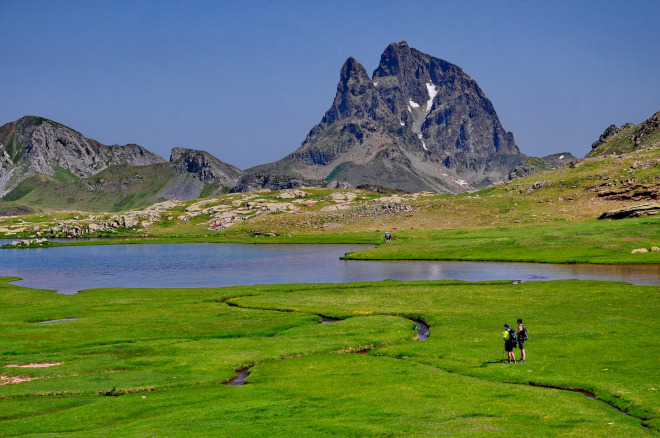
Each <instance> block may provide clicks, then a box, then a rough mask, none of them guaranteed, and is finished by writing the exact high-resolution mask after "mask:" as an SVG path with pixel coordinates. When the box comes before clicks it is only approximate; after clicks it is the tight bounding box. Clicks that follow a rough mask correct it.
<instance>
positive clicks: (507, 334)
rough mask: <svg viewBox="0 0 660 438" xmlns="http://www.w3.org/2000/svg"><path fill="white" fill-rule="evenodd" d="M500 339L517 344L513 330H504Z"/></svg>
mask: <svg viewBox="0 0 660 438" xmlns="http://www.w3.org/2000/svg"><path fill="white" fill-rule="evenodd" d="M502 338H503V339H504V340H505V341H509V342H513V343H514V344H515V343H517V342H518V340H517V339H516V332H515V331H514V330H511V329H509V330H504V333H502Z"/></svg>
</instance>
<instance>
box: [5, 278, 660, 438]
mask: <svg viewBox="0 0 660 438" xmlns="http://www.w3.org/2000/svg"><path fill="white" fill-rule="evenodd" d="M10 280H11V279H8V278H5V279H3V281H2V282H1V283H0V376H1V378H2V382H0V383H2V384H0V407H1V409H0V436H35V437H36V436H232V437H235V436H433V435H441V434H448V435H454V436H470V437H472V436H557V435H560V436H580V437H583V436H621V437H629V436H657V435H658V430H659V429H660V420H659V419H658V415H659V413H660V403H659V402H660V397H659V396H658V390H660V372H658V366H657V365H658V355H657V353H658V351H659V345H658V336H657V333H658V332H660V321H659V319H658V317H657V315H658V312H659V311H660V288H659V287H657V286H632V285H630V284H625V283H611V282H595V281H593V282H592V281H580V282H578V281H551V282H531V283H522V284H511V283H510V282H484V283H467V282H458V281H435V282H398V281H391V280H388V281H381V282H364V283H350V284H294V285H258V286H241V287H228V288H215V289H119V288H110V289H94V290H86V291H82V292H80V293H79V294H77V295H71V296H66V295H58V294H55V293H52V292H51V291H45V290H35V289H28V288H24V287H19V286H15V285H12V284H10V283H9V282H8V281H10ZM321 315H322V316H324V317H330V318H336V319H339V321H337V322H332V323H329V324H321V321H322V318H321ZM518 317H522V318H524V322H525V325H526V327H527V329H528V331H529V334H530V339H529V341H527V343H526V350H527V359H528V360H527V362H526V363H524V364H522V363H517V364H507V363H502V362H501V357H502V348H503V341H502V339H501V332H502V330H503V328H502V325H503V323H504V322H509V323H510V324H514V323H515V319H516V318H518ZM57 319H70V320H67V321H59V322H50V323H43V321H51V320H57ZM413 320H421V321H424V322H425V323H426V324H428V325H429V327H430V337H429V338H428V339H426V340H424V341H420V340H418V337H417V332H416V324H415V323H414V322H413ZM516 355H517V357H518V358H519V357H520V352H519V351H518V350H516ZM29 364H33V365H34V364H41V365H42V366H41V367H34V366H33V367H24V365H29ZM45 365H50V366H45ZM245 368H249V370H250V375H249V377H248V378H247V381H246V384H245V385H241V386H227V385H223V382H227V381H229V380H231V379H232V378H233V377H234V376H235V375H236V371H237V370H240V369H245ZM580 391H582V392H580ZM592 398H593V399H592Z"/></svg>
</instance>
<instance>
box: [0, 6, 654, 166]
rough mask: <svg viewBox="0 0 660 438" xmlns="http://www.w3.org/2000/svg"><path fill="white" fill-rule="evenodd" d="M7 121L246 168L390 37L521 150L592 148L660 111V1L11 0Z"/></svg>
mask: <svg viewBox="0 0 660 438" xmlns="http://www.w3.org/2000/svg"><path fill="white" fill-rule="evenodd" d="M0 17H2V18H1V22H2V26H0V47H2V50H0V65H2V69H1V70H0V75H1V76H0V78H1V80H0V96H1V100H0V102H1V104H0V124H4V123H6V122H10V121H14V120H16V119H18V118H20V117H21V116H23V115H27V114H30V115H39V116H43V117H47V118H49V119H52V120H55V121H57V122H60V123H63V124H65V125H68V126H70V127H72V128H74V129H76V130H78V131H80V132H82V133H83V134H84V135H85V136H87V137H90V138H94V139H96V140H98V141H100V142H102V143H104V144H126V143H137V144H140V145H142V146H144V147H146V148H148V149H150V150H151V151H153V152H155V153H157V154H159V155H162V156H163V157H164V158H169V153H170V150H171V148H172V147H175V146H181V147H189V148H194V149H202V150H207V151H209V152H211V153H212V154H213V155H215V156H216V157H218V158H219V159H221V160H223V161H225V162H227V163H230V164H233V165H235V166H238V167H240V168H242V169H245V168H248V167H251V166H254V165H257V164H263V163H267V162H272V161H276V160H278V159H280V158H282V157H284V156H286V155H287V154H289V153H291V152H293V151H294V150H295V149H297V148H298V147H299V146H300V143H301V142H302V141H303V140H304V138H305V136H306V135H307V133H308V132H309V130H310V129H311V128H312V127H313V126H314V125H315V124H317V123H318V122H319V121H320V120H321V118H322V117H323V114H324V113H325V111H326V110H327V109H328V108H329V107H330V105H331V104H332V100H333V98H334V95H335V92H336V86H337V82H338V80H339V71H340V69H341V66H342V64H343V63H344V61H345V60H346V59H347V58H348V57H349V56H353V57H354V58H356V59H357V60H358V61H359V62H360V63H362V64H363V65H364V66H365V68H366V69H367V71H368V72H369V73H371V72H372V71H373V70H374V69H375V68H376V67H377V66H378V62H379V60H380V55H381V53H382V52H383V50H384V49H385V48H386V47H387V45H388V44H389V43H391V42H398V41H401V40H406V41H408V44H409V45H410V46H411V47H414V48H416V49H418V50H421V51H422V52H425V53H428V54H430V55H432V56H435V57H438V58H441V59H445V60H447V61H449V62H452V63H454V64H457V65H459V66H460V67H461V68H462V69H463V70H464V71H465V72H466V73H467V74H468V75H470V76H471V77H472V78H473V79H475V80H476V81H477V83H478V84H479V86H480V87H481V88H482V90H483V91H484V93H485V94H486V96H487V97H488V98H489V99H490V100H491V101H492V102H493V105H494V106H495V110H496V111H497V114H498V116H499V118H500V121H501V122H502V125H503V127H504V129H506V130H507V131H512V132H513V133H514V136H515V139H516V143H517V145H518V147H519V148H520V149H521V151H522V152H523V153H525V154H528V155H534V156H543V155H548V154H551V153H558V152H566V151H567V152H571V153H573V154H574V155H576V156H578V157H583V156H584V155H585V154H586V153H587V152H588V151H589V150H590V146H591V143H592V142H593V141H595V140H596V139H597V138H598V136H599V135H600V134H601V133H602V132H603V131H604V130H605V128H606V127H607V126H609V125H610V124H612V123H614V124H617V125H621V124H623V123H626V122H633V123H640V122H642V121H644V120H645V119H647V118H648V117H650V116H651V115H652V114H653V113H655V112H656V111H658V110H660V86H659V84H658V78H659V77H660V57H659V56H658V46H657V44H658V41H660V26H659V25H658V17H660V2H658V1H655V0H648V1H642V0H639V1H634V0H633V1H630V0H628V1H607V0H600V1H581V2H580V1H577V2H576V1H552V2H548V1H543V2H542V1H529V0H528V1H524V2H523V1H506V0H502V1H492V0H484V1H469V0H467V1H460V2H458V1H405V2H404V1H400V2H397V1H387V0H380V1H334V2H333V1H323V2H316V1H286V0H280V1H239V2H235V1H232V2H229V1H227V2H225V1H187V2H184V1H57V0H50V1H30V0H23V1H14V0H0Z"/></svg>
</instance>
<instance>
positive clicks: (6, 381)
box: [0, 376, 43, 385]
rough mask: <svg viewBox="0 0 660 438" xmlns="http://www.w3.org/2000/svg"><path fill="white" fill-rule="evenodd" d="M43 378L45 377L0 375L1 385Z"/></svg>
mask: <svg viewBox="0 0 660 438" xmlns="http://www.w3.org/2000/svg"><path fill="white" fill-rule="evenodd" d="M37 379H43V377H9V376H0V385H11V384H15V383H23V382H29V381H30V380H37Z"/></svg>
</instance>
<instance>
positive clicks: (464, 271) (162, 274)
mask: <svg viewBox="0 0 660 438" xmlns="http://www.w3.org/2000/svg"><path fill="white" fill-rule="evenodd" d="M10 242H11V240H2V239H0V245H3V244H5V243H10ZM369 247H371V246H369V245H342V244H334V245H330V244H319V245H312V244H301V245H273V244H235V243H231V244H230V243H190V244H139V245H99V246H96V245H89V246H71V247H54V248H30V249H3V250H0V276H3V277H21V278H22V279H23V280H20V281H17V282H16V283H15V284H18V285H22V286H26V287H32V288H39V289H48V290H55V291H57V292H58V293H63V294H73V293H76V292H77V291H80V290H83V289H93V288H107V287H130V288H144V287H149V288H164V287H167V288H183V287H186V288H189V287H221V286H240V285H254V284H284V283H345V282H357V281H377V280H386V279H393V280H401V281H412V280H462V281H470V282H475V281H489V280H512V281H517V282H527V281H535V280H603V281H623V282H628V283H631V284H638V285H655V286H658V285H660V265H592V264H545V263H502V262H464V261H461V262H457V261H361V260H340V257H342V256H343V255H344V254H346V253H348V252H353V251H359V250H361V249H365V248H369Z"/></svg>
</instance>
